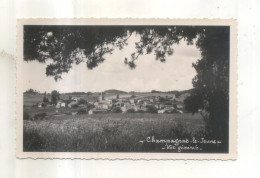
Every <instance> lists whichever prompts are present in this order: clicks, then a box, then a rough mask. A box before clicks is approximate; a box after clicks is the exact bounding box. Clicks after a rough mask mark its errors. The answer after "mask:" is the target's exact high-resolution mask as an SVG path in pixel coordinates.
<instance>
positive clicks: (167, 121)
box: [24, 113, 207, 152]
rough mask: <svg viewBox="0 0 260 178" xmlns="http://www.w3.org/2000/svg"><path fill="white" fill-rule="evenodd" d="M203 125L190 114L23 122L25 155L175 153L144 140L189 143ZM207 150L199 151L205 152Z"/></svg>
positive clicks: (53, 118) (200, 134)
mask: <svg viewBox="0 0 260 178" xmlns="http://www.w3.org/2000/svg"><path fill="white" fill-rule="evenodd" d="M204 127H205V124H204V121H203V119H202V118H201V117H200V115H193V116H192V115H191V114H182V115H181V114H161V115H160V114H147V113H146V114H141V113H134V114H115V113H113V114H95V115H77V116H70V115H64V116H60V117H59V116H52V117H49V118H48V119H45V120H35V121H31V120H25V121H24V151H47V152H48V151H51V152H56V151H58V152H66V151H69V152H93V151H95V152H104V151H106V152H115V151H121V152H145V151H149V152H162V151H163V152H175V151H176V150H175V151H174V150H168V151H167V150H166V151H165V150H162V147H163V145H164V143H162V144H154V143H148V142H146V141H145V140H146V139H147V137H152V136H154V137H156V138H160V139H186V138H188V139H191V138H192V137H201V136H203V134H204ZM204 151H207V150H201V152H204Z"/></svg>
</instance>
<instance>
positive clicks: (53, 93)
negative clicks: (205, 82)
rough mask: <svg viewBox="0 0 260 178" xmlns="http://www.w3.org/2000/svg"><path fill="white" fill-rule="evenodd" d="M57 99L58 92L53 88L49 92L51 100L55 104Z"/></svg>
mask: <svg viewBox="0 0 260 178" xmlns="http://www.w3.org/2000/svg"><path fill="white" fill-rule="evenodd" d="M59 99H60V93H59V92H58V91H57V90H53V91H52V92H51V102H52V103H53V104H57V102H58V100H59Z"/></svg>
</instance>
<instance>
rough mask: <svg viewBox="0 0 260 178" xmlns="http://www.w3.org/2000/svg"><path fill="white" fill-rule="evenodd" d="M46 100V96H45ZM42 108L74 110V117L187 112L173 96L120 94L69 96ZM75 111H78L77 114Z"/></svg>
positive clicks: (42, 104) (46, 104) (41, 104)
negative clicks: (78, 115)
mask: <svg viewBox="0 0 260 178" xmlns="http://www.w3.org/2000/svg"><path fill="white" fill-rule="evenodd" d="M44 98H46V94H45V95H44ZM37 106H38V107H39V108H41V107H55V108H56V109H57V110H56V112H59V109H60V108H67V109H68V110H69V109H70V108H71V109H74V112H72V113H71V114H72V115H76V114H96V113H110V112H112V113H159V114H163V113H180V114H182V113H183V112H185V106H184V103H183V99H180V98H179V97H175V95H171V96H167V95H166V96H155V95H148V96H142V95H138V96H136V95H134V94H133V95H130V96H125V95H122V96H120V94H114V95H112V96H111V95H108V96H106V93H105V92H101V93H99V94H98V97H92V98H91V97H89V98H88V99H83V97H80V96H69V98H68V99H59V100H58V101H57V102H56V103H55V104H53V103H51V102H49V100H47V101H46V100H45V102H40V103H38V104H37ZM75 109H78V110H77V112H75Z"/></svg>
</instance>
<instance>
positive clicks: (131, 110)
mask: <svg viewBox="0 0 260 178" xmlns="http://www.w3.org/2000/svg"><path fill="white" fill-rule="evenodd" d="M126 112H127V113H135V110H134V109H128V110H127V111H126Z"/></svg>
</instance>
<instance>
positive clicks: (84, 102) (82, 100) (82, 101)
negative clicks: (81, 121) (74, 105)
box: [79, 98, 87, 104]
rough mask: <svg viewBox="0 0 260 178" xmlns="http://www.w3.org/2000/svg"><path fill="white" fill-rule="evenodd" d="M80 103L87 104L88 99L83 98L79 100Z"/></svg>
mask: <svg viewBox="0 0 260 178" xmlns="http://www.w3.org/2000/svg"><path fill="white" fill-rule="evenodd" d="M79 104H87V101H86V100H84V99H82V98H81V99H80V100H79Z"/></svg>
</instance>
